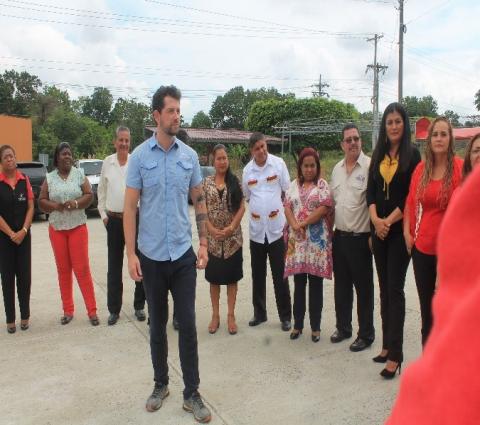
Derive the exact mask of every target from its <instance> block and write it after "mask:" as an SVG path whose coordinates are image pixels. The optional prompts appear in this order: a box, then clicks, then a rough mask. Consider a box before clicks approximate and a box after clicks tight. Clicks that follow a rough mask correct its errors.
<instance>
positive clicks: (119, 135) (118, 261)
mask: <svg viewBox="0 0 480 425" xmlns="http://www.w3.org/2000/svg"><path fill="white" fill-rule="evenodd" d="M113 144H114V146H115V151H116V153H114V154H113V155H110V156H107V157H106V158H105V160H104V161H103V166H102V172H101V175H100V182H99V184H98V192H97V193H98V212H99V213H100V217H101V218H102V220H103V224H104V225H105V228H106V229H107V244H108V272H107V305H108V311H109V312H110V316H109V317H108V324H109V325H114V324H115V323H117V321H118V318H119V315H120V310H121V308H122V295H123V279H122V269H123V252H124V248H125V238H124V234H123V202H124V199H125V179H126V175H127V166H128V157H129V153H128V152H129V149H130V130H129V129H128V128H127V127H118V128H117V130H116V132H115V140H114V142H113ZM133 308H134V309H135V317H136V318H137V320H139V321H144V320H145V312H144V308H145V292H144V290H143V284H142V282H135V293H134V301H133Z"/></svg>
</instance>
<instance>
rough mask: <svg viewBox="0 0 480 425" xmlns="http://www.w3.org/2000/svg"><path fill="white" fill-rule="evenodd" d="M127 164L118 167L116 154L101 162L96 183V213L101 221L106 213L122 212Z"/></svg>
mask: <svg viewBox="0 0 480 425" xmlns="http://www.w3.org/2000/svg"><path fill="white" fill-rule="evenodd" d="M129 157H130V155H128V157H127V162H126V163H125V164H124V165H120V163H119V162H118V158H117V154H116V153H114V154H113V155H109V156H107V157H106V158H105V159H104V160H103V165H102V172H101V174H100V182H99V183H98V190H97V195H98V212H99V213H100V217H102V220H103V219H105V218H106V217H107V211H112V212H116V213H121V212H123V201H124V200H125V179H126V176H127V166H128V158H129Z"/></svg>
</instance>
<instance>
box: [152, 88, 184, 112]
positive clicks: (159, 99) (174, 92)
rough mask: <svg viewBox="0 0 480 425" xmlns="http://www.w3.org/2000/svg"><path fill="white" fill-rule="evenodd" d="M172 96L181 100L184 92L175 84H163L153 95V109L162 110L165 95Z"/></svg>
mask: <svg viewBox="0 0 480 425" xmlns="http://www.w3.org/2000/svg"><path fill="white" fill-rule="evenodd" d="M166 96H170V97H173V98H174V99H177V100H178V101H180V99H181V98H182V93H181V92H180V90H178V89H177V88H176V87H175V86H161V87H160V88H159V89H158V90H157V91H156V92H155V94H154V95H153V99H152V111H159V112H162V109H163V107H164V106H165V97H166Z"/></svg>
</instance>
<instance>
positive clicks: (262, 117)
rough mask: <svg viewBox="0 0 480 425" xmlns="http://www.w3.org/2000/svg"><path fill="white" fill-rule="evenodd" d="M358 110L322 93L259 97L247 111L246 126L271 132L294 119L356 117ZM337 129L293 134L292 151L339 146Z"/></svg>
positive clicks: (250, 128)
mask: <svg viewBox="0 0 480 425" xmlns="http://www.w3.org/2000/svg"><path fill="white" fill-rule="evenodd" d="M358 118H359V112H358V111H357V110H356V109H355V107H354V106H353V105H352V104H350V103H343V102H340V101H338V100H334V99H326V98H324V97H317V98H313V99H312V98H310V99H293V98H289V99H284V100H275V99H272V100H262V101H259V102H256V103H254V104H253V106H252V108H251V109H250V113H249V114H248V118H247V121H246V127H247V129H248V130H251V131H261V132H262V133H266V134H271V133H272V132H273V131H274V130H273V127H274V126H276V125H279V124H282V123H284V122H288V121H292V120H295V119H311V120H319V121H320V120H325V119H337V120H339V119H340V120H341V119H344V120H357V119H358ZM339 137H340V136H339V134H338V133H334V132H332V133H323V134H320V133H318V134H315V135H298V136H292V142H293V144H294V147H295V151H297V152H298V151H299V150H300V149H301V148H303V147H305V146H314V147H316V148H317V149H320V150H329V149H338V147H339V140H340V139H339Z"/></svg>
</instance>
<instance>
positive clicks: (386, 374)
mask: <svg viewBox="0 0 480 425" xmlns="http://www.w3.org/2000/svg"><path fill="white" fill-rule="evenodd" d="M397 370H398V374H399V375H400V374H401V373H402V363H401V362H398V363H397V367H396V368H395V370H394V371H393V372H391V371H389V370H388V369H387V368H385V369H383V370H382V371H381V372H380V375H382V376H383V377H384V378H385V379H393V378H394V377H395V374H396V373H397Z"/></svg>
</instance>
